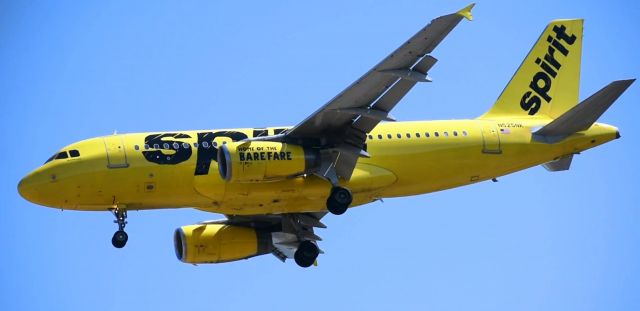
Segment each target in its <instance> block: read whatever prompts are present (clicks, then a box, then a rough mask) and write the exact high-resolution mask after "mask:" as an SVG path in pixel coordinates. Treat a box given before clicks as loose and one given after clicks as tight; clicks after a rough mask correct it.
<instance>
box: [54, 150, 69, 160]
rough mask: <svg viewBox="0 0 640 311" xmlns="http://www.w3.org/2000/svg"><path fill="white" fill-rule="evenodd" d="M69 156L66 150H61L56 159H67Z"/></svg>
mask: <svg viewBox="0 0 640 311" xmlns="http://www.w3.org/2000/svg"><path fill="white" fill-rule="evenodd" d="M68 157H69V155H68V154H67V152H66V151H61V152H59V153H58V154H57V155H56V160H59V159H66V158H68Z"/></svg>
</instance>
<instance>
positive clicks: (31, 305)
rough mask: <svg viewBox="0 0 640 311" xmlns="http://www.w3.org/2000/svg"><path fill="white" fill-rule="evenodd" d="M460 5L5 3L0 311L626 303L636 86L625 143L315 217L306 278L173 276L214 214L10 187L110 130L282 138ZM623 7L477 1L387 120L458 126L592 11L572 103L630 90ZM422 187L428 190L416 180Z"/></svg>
mask: <svg viewBox="0 0 640 311" xmlns="http://www.w3.org/2000/svg"><path fill="white" fill-rule="evenodd" d="M467 4H468V3H466V2H462V1H370V2H362V1H316V2H309V1H304V2H302V1H272V2H263V3H246V2H239V1H181V2H172V1H169V2H160V1H153V2H136V3H132V2H131V1H106V2H93V1H49V2H47V1H43V2H30V1H15V2H9V1H2V2H0V115H2V118H3V122H2V125H1V126H2V130H3V132H4V133H5V137H4V141H5V143H4V145H5V149H4V150H5V151H4V152H5V155H8V156H5V157H4V161H2V163H1V164H0V165H2V172H3V177H2V178H1V179H0V181H1V183H2V184H1V185H2V187H0V191H2V193H1V194H2V197H3V198H4V199H5V200H4V203H3V204H2V205H3V208H2V210H3V217H0V226H1V227H2V228H3V229H4V232H5V238H4V241H3V242H4V243H3V244H4V245H3V247H2V249H3V250H2V256H0V280H2V283H0V284H1V285H0V286H2V288H1V289H0V292H1V293H2V294H1V295H0V309H2V310H43V309H46V310H73V309H85V308H88V309H91V310H114V309H119V310H126V309H138V310H150V309H169V308H172V309H175V308H184V309H187V308H202V307H204V308H208V309H219V310H227V309H249V308H251V309H255V308H262V309H266V310H271V309H283V308H286V309H289V308H297V307H304V308H305V309H308V310H334V309H337V310H340V309H346V308H354V307H355V308H360V309H363V310H371V309H384V310H386V309H388V308H390V307H395V308H401V309H418V310H426V309H430V310H464V309H473V310H500V309H504V310H514V309H515V310H638V309H639V308H640V296H638V293H640V281H639V280H640V226H638V220H639V219H640V211H639V209H638V202H640V194H639V191H638V175H639V174H638V173H640V170H639V169H638V161H637V154H638V151H639V150H638V146H640V138H639V135H640V134H639V133H640V125H639V124H638V122H637V120H638V116H639V115H640V109H639V108H638V103H639V101H640V88H639V86H638V85H637V83H636V84H635V85H632V86H631V88H630V89H629V90H628V91H627V92H626V93H625V94H624V95H623V96H622V97H621V98H620V99H619V101H618V102H617V103H616V104H615V105H614V106H613V107H612V108H611V109H610V110H609V111H608V112H607V113H606V114H605V115H604V116H603V117H602V118H601V120H600V121H602V122H606V123H610V124H613V125H616V126H618V127H619V128H620V131H621V133H622V139H620V140H617V141H614V142H611V143H609V144H607V145H604V146H602V147H599V148H597V149H595V150H591V151H588V152H585V153H583V154H581V155H579V156H577V157H576V158H575V159H574V163H573V166H572V169H571V170H570V171H569V172H563V173H553V174H552V173H548V172H546V171H545V170H544V169H542V168H540V167H535V168H532V169H529V170H526V171H524V172H519V173H516V174H513V175H509V176H505V177H503V178H500V182H498V183H491V182H485V183H480V184H476V185H472V186H468V187H463V188H459V189H453V190H448V191H444V192H439V193H433V194H428V195H422V196H416V197H409V198H398V199H389V200H385V202H384V203H375V204H370V205H366V206H363V207H359V208H355V209H352V210H350V211H349V212H347V213H346V214H345V215H344V216H341V217H337V216H331V215H330V216H328V217H326V219H325V223H326V224H327V225H328V226H329V228H328V229H326V230H321V231H320V232H319V233H320V235H321V236H322V237H323V238H324V241H323V242H322V244H321V247H322V248H323V249H324V250H325V251H326V254H325V255H322V256H321V257H320V258H319V264H320V265H319V266H318V267H316V268H311V269H301V268H299V267H297V266H296V265H295V264H294V263H293V262H288V263H287V264H282V263H280V262H279V261H278V260H276V259H275V258H274V257H272V256H270V255H269V256H262V257H257V258H254V259H252V260H247V261H240V262H234V263H228V264H220V265H202V266H197V267H196V266H191V265H185V264H183V263H181V262H179V261H177V260H176V258H175V255H174V253H173V243H172V233H173V230H174V229H175V228H176V227H179V226H181V225H186V224H192V223H195V222H198V221H201V220H207V219H215V218H219V217H220V216H219V215H213V214H207V213H204V212H199V211H195V210H189V209H182V210H161V211H146V212H132V213H130V214H129V225H128V226H127V231H128V233H129V236H130V239H129V244H128V245H127V247H126V248H124V249H122V250H116V249H114V248H113V247H112V246H111V243H110V238H111V235H112V233H113V231H114V230H115V229H116V228H115V225H114V224H113V223H112V216H111V215H110V214H109V213H106V212H104V213H98V212H73V211H64V212H61V211H59V210H54V209H48V208H44V207H39V206H35V205H33V204H31V203H29V202H27V201H25V200H23V199H22V198H20V197H19V195H18V193H17V191H16V185H17V183H18V181H19V179H20V178H21V177H22V176H23V175H25V174H26V173H28V172H29V171H30V170H32V169H34V168H36V167H37V166H39V165H41V164H42V163H43V162H44V160H45V159H46V158H47V157H49V156H50V155H51V154H52V153H53V152H55V151H56V150H58V149H59V148H61V147H62V146H64V145H67V144H69V143H72V142H74V141H78V140H81V139H84V138H89V137H94V136H101V135H105V134H110V133H113V132H114V131H115V130H117V131H118V132H119V133H125V132H138V131H169V130H180V129H215V128H232V127H260V126H270V125H274V126H275V125H292V124H295V123H297V122H298V121H300V120H302V119H303V118H304V117H306V116H307V115H308V114H310V113H311V112H313V111H314V110H316V109H317V107H319V106H320V105H322V104H324V103H325V102H326V101H327V100H329V99H330V98H331V97H333V96H334V95H335V94H337V93H338V92H339V91H341V90H342V89H343V88H344V87H346V86H347V85H348V84H350V83H351V82H352V81H353V80H355V79H356V78H358V77H359V76H360V75H361V74H362V73H364V72H365V71H366V70H368V69H369V68H370V67H372V66H373V65H374V64H375V63H377V62H378V61H379V60H380V59H381V58H383V57H384V56H386V55H387V54H388V53H389V52H391V51H392V50H393V49H395V48H396V47H397V46H398V45H399V44H401V43H402V42H404V40H406V39H407V38H408V37H409V36H411V35H413V33H414V32H415V31H417V30H418V29H419V28H420V27H422V26H424V25H425V24H426V23H427V22H428V21H429V20H431V19H432V18H435V17H437V16H439V15H443V14H447V13H450V12H454V11H456V10H458V9H460V8H462V7H464V6H466V5H467ZM639 13H640V4H639V2H635V1H576V2H574V3H565V2H560V1H545V0H539V1H526V2H525V1H523V2H520V1H484V2H480V3H478V5H477V6H476V8H475V9H474V17H475V19H474V21H473V22H471V23H469V22H464V21H463V22H462V23H461V25H459V26H458V28H457V29H455V30H454V31H453V32H452V34H451V35H450V36H449V37H448V38H447V39H446V40H445V41H444V42H443V43H442V44H441V45H440V46H439V47H438V48H437V49H436V50H435V51H434V53H433V55H434V56H435V57H436V58H438V59H439V62H438V63H437V64H436V66H435V67H434V68H433V69H432V71H431V72H430V75H431V76H432V77H433V79H434V83H431V84H427V85H418V86H417V87H416V88H415V89H414V90H413V91H412V92H411V93H410V94H409V95H408V96H407V97H405V99H404V100H403V102H402V103H401V104H400V105H399V106H398V107H397V109H396V110H395V111H394V116H395V117H397V118H398V119H400V120H424V119H455V118H473V117H476V116H478V115H480V114H482V113H483V112H484V111H485V110H487V109H488V108H489V107H490V106H491V104H492V103H493V102H494V101H495V99H496V98H497V96H498V95H499V93H500V91H501V90H502V88H503V87H504V85H505V84H506V83H507V81H508V80H509V78H510V77H511V75H512V74H513V72H514V71H515V70H516V68H517V66H518V65H519V64H520V62H521V61H522V59H523V58H524V56H525V55H526V53H527V52H528V50H529V48H530V47H531V45H532V44H533V43H534V41H535V40H536V39H537V38H538V35H539V33H540V32H541V31H542V29H543V28H544V26H545V25H546V24H547V23H548V22H549V21H550V20H552V19H556V18H573V17H583V18H585V32H584V50H583V57H582V59H583V62H582V77H581V88H580V91H581V95H580V97H581V99H584V98H586V97H587V96H588V95H590V94H591V93H593V92H595V91H597V90H598V89H600V88H601V87H602V86H604V85H606V84H607V83H609V82H610V81H612V80H615V79H624V78H637V77H638V75H639V73H640V63H639V62H638V57H637V51H638V50H639V49H640V42H639V40H638V30H639V29H640V22H638V18H637V17H638V16H639ZM425 178H428V176H426V177H425Z"/></svg>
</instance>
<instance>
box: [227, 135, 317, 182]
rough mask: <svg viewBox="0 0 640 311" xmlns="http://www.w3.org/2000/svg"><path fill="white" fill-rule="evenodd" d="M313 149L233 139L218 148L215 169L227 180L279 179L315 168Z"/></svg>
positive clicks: (258, 180)
mask: <svg viewBox="0 0 640 311" xmlns="http://www.w3.org/2000/svg"><path fill="white" fill-rule="evenodd" d="M318 159H319V156H318V152H317V151H315V150H313V149H306V148H303V147H301V146H298V145H292V144H287V143H279V142H267V141H264V142H263V141H253V142H234V143H228V144H224V145H222V147H220V149H218V170H219V171H220V176H221V177H222V179H224V180H226V181H230V182H262V181H274V180H281V179H284V178H287V177H290V176H295V175H300V174H305V173H309V172H311V171H313V170H314V169H316V168H317V163H318V162H319V161H318Z"/></svg>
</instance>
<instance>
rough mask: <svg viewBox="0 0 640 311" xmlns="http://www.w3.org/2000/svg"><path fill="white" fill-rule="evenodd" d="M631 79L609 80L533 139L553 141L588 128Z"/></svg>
mask: <svg viewBox="0 0 640 311" xmlns="http://www.w3.org/2000/svg"><path fill="white" fill-rule="evenodd" d="M633 81H635V79H630V80H619V81H614V82H611V83H610V84H609V85H607V86H605V87H604V88H602V89H601V90H600V91H598V92H597V93H595V94H593V95H591V96H590V97H589V98H587V99H585V100H584V101H582V102H581V103H580V104H578V105H576V106H574V107H573V108H571V109H569V111H567V112H565V113H564V114H562V115H561V116H560V117H558V118H557V119H555V120H553V121H551V123H549V124H547V125H545V126H544V127H542V128H541V129H539V130H538V131H536V132H535V133H533V135H534V139H536V140H539V141H544V142H547V143H554V142H557V141H560V140H562V139H564V138H566V137H567V136H569V135H571V134H574V133H576V132H580V131H584V130H586V129H588V128H589V127H591V125H593V123H595V122H596V120H598V118H600V116H601V115H602V114H603V113H604V112H605V111H606V110H607V109H609V107H611V105H612V104H613V103H614V102H615V101H616V99H618V97H620V95H622V93H624V91H625V90H626V89H627V88H628V87H629V86H630V85H631V84H632V83H633Z"/></svg>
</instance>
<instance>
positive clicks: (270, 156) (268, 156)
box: [267, 151, 273, 161]
mask: <svg viewBox="0 0 640 311" xmlns="http://www.w3.org/2000/svg"><path fill="white" fill-rule="evenodd" d="M272 157H273V152H271V151H269V152H267V159H268V160H269V161H271V158H272Z"/></svg>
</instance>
